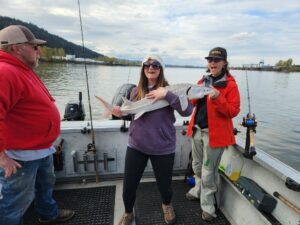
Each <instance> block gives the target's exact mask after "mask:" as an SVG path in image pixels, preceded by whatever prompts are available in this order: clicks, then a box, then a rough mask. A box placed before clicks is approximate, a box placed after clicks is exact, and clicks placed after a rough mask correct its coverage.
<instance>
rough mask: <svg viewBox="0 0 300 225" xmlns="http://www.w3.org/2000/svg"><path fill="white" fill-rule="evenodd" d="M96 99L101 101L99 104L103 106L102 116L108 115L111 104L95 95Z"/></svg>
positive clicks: (110, 112)
mask: <svg viewBox="0 0 300 225" xmlns="http://www.w3.org/2000/svg"><path fill="white" fill-rule="evenodd" d="M95 97H96V99H97V100H98V101H99V102H100V103H101V105H102V106H103V107H104V113H103V116H105V117H108V116H109V115H111V114H112V108H113V106H112V105H111V104H109V103H108V102H107V101H105V100H104V99H103V98H101V97H99V96H97V95H95Z"/></svg>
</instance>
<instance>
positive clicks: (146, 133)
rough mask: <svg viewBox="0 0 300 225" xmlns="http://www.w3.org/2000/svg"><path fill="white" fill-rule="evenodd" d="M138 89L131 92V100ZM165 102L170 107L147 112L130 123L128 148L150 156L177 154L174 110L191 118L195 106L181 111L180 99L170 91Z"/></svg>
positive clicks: (189, 106) (190, 105)
mask: <svg viewBox="0 0 300 225" xmlns="http://www.w3.org/2000/svg"><path fill="white" fill-rule="evenodd" d="M136 94H137V88H133V90H132V91H131V95H130V96H131V97H130V99H134V97H135V96H136ZM165 100H166V101H167V102H169V104H170V105H169V106H166V107H164V108H161V109H157V110H154V111H151V112H147V113H145V114H143V115H142V116H141V117H139V118H138V119H137V120H133V121H132V122H131V123H130V128H129V139H128V146H129V147H131V148H134V149H136V150H138V151H141V152H143V153H145V154H149V155H166V154H171V153H173V152H175V148H176V130H175V126H174V123H175V121H176V118H175V115H174V110H176V111H177V112H178V113H179V114H180V115H181V116H189V115H191V113H192V111H193V105H192V104H191V103H189V104H188V107H187V108H186V110H184V111H183V110H182V109H181V105H180V102H179V97H178V96H177V95H175V94H173V93H172V92H170V91H168V92H167V94H166V97H165Z"/></svg>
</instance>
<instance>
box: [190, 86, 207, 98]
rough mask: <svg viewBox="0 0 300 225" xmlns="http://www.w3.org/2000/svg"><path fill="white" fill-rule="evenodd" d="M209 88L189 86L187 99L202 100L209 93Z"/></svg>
mask: <svg viewBox="0 0 300 225" xmlns="http://www.w3.org/2000/svg"><path fill="white" fill-rule="evenodd" d="M211 90H212V88H211V87H206V86H203V85H201V86H199V85H194V86H191V87H190V88H189V90H188V92H187V96H188V99H199V98H203V97H204V96H205V95H208V94H209V93H210V92H211Z"/></svg>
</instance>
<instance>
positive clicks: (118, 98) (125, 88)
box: [111, 83, 136, 120]
mask: <svg viewBox="0 0 300 225" xmlns="http://www.w3.org/2000/svg"><path fill="white" fill-rule="evenodd" d="M135 86H136V85H135V84H128V83H126V84H123V85H121V86H120V87H119V88H118V89H117V91H116V94H115V95H114V97H113V99H112V101H111V104H112V105H113V106H121V105H122V103H123V99H122V97H124V98H127V99H129V98H130V92H131V90H132V88H134V87H135ZM112 119H113V120H119V119H120V118H119V117H115V116H114V115H112Z"/></svg>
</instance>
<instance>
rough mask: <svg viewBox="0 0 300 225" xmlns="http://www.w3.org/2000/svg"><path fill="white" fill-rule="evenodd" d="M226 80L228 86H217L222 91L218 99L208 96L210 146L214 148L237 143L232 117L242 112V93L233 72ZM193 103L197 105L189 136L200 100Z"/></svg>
mask: <svg viewBox="0 0 300 225" xmlns="http://www.w3.org/2000/svg"><path fill="white" fill-rule="evenodd" d="M226 80H227V85H226V87H215V88H216V89H218V90H219V91H220V95H219V96H218V97H217V98H216V99H211V98H209V97H207V120H208V136H209V146H210V147H212V148H218V147H226V146H228V145H232V144H235V137H234V134H233V123H232V118H233V117H235V116H237V115H238V113H239V112H240V94H239V90H238V87H237V84H236V82H235V79H234V78H233V76H232V75H231V74H227V77H226ZM201 83H202V80H200V81H198V84H201ZM192 103H193V104H194V106H195V107H194V112H193V115H192V118H191V120H190V123H189V127H188V132H187V136H188V137H190V136H191V135H192V133H193V129H192V128H193V126H194V119H195V114H196V109H197V104H198V101H197V100H192Z"/></svg>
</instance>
